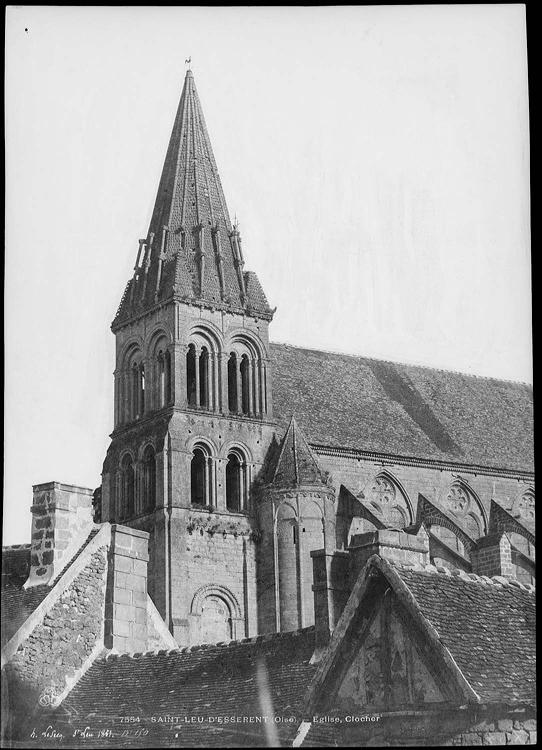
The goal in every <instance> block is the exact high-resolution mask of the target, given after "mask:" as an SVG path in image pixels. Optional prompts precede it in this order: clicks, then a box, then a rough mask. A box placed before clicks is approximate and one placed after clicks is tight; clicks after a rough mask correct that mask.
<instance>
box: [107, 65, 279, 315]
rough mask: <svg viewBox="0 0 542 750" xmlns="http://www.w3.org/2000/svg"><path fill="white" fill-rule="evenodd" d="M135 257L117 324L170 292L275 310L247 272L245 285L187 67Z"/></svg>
mask: <svg viewBox="0 0 542 750" xmlns="http://www.w3.org/2000/svg"><path fill="white" fill-rule="evenodd" d="M188 64H190V63H189V61H188ZM151 237H153V238H154V243H153V244H152V246H151V241H150V238H151ZM141 258H142V259H143V260H141ZM140 263H141V266H139V264H140ZM136 265H137V266H139V267H137V268H136V271H135V273H134V277H133V279H132V280H131V281H130V282H129V283H128V287H127V289H126V292H125V294H124V297H123V300H122V302H121V305H120V307H119V310H118V313H117V316H116V318H115V321H114V322H115V324H117V323H120V322H122V321H123V320H125V319H126V318H129V317H131V316H133V315H135V314H137V313H138V312H142V311H145V310H146V309H148V308H149V307H152V306H153V305H154V304H156V303H157V302H165V301H167V300H168V299H170V298H172V297H175V298H177V299H181V300H186V301H190V302H195V303H201V304H204V305H208V306H214V307H228V309H231V308H234V309H236V310H239V311H241V310H247V311H248V312H250V314H251V315H256V316H258V315H259V316H261V317H264V318H266V319H270V318H271V317H272V314H273V313H272V311H271V309H270V308H269V305H268V303H267V300H266V299H265V295H264V294H263V292H262V290H261V287H259V284H256V283H255V282H254V279H252V278H251V279H250V281H251V284H250V288H253V289H254V290H255V292H257V293H255V295H254V298H253V299H252V298H251V296H250V292H249V291H248V289H247V281H248V274H247V273H246V272H245V271H244V270H243V267H244V260H243V255H242V251H241V239H240V235H239V231H238V228H237V226H232V223H231V221H230V217H229V213H228V208H227V205H226V199H225V196H224V192H223V189H222V183H221V181H220V177H219V175H218V169H217V166H216V161H215V157H214V154H213V150H212V148H211V141H210V139H209V134H208V132H207V126H206V124H205V119H204V117H203V111H202V108H201V104H200V100H199V96H198V93H197V90H196V86H195V83H194V75H193V73H192V71H191V70H190V69H188V70H187V72H186V77H185V81H184V87H183V91H182V94H181V100H180V103H179V107H178V109H177V114H176V117H175V121H174V124H173V130H172V133H171V137H170V140H169V146H168V149H167V153H166V159H165V162H164V167H163V170H162V175H161V178H160V183H159V186H158V193H157V196H156V201H155V204H154V210H153V213H152V218H151V222H150V226H149V232H148V235H147V238H146V240H145V253H141V252H139V256H138V263H137V264H136ZM251 276H254V274H251Z"/></svg>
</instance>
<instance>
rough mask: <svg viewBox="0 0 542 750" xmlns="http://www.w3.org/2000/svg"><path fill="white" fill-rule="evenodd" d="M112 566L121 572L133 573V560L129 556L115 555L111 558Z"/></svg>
mask: <svg viewBox="0 0 542 750" xmlns="http://www.w3.org/2000/svg"><path fill="white" fill-rule="evenodd" d="M113 568H114V570H115V571H117V570H118V571H120V572H122V573H133V572H134V560H132V558H131V557H125V556H124V555H115V557H114V559H113Z"/></svg>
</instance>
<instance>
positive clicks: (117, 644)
mask: <svg viewBox="0 0 542 750" xmlns="http://www.w3.org/2000/svg"><path fill="white" fill-rule="evenodd" d="M113 648H116V649H118V650H119V651H120V652H123V651H124V652H125V651H127V648H126V638H124V637H123V636H120V635H119V636H116V637H115V641H114V644H113Z"/></svg>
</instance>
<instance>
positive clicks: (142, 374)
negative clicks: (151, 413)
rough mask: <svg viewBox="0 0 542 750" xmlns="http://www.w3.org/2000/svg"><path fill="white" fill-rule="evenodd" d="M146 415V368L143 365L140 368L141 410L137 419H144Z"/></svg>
mask: <svg viewBox="0 0 542 750" xmlns="http://www.w3.org/2000/svg"><path fill="white" fill-rule="evenodd" d="M143 414H145V368H144V367H143V365H140V366H139V409H138V413H137V415H136V416H137V417H142V416H143Z"/></svg>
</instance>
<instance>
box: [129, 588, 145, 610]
mask: <svg viewBox="0 0 542 750" xmlns="http://www.w3.org/2000/svg"><path fill="white" fill-rule="evenodd" d="M132 604H133V605H134V606H135V607H142V608H144V609H146V608H147V594H146V592H145V591H132Z"/></svg>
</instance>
